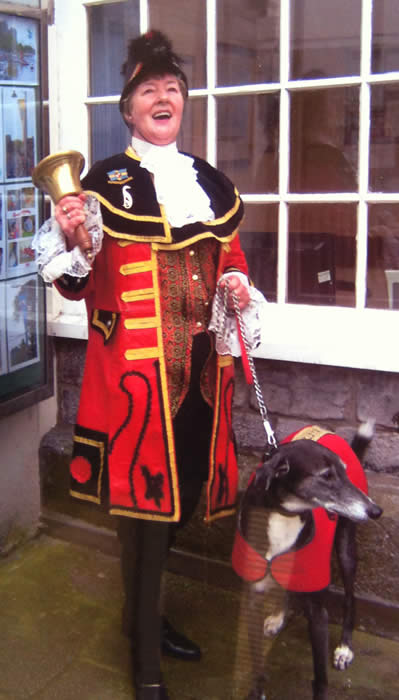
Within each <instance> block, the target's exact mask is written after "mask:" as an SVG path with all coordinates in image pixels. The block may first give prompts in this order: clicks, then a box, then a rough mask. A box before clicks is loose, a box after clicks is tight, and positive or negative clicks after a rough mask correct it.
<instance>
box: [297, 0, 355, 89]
mask: <svg viewBox="0 0 399 700" xmlns="http://www.w3.org/2000/svg"><path fill="white" fill-rule="evenodd" d="M361 9H362V2H361V0H350V2H348V0H334V2H331V0H295V2H291V78H293V79H294V80H295V79H301V78H302V79H306V78H318V77H327V78H333V77H336V76H343V75H359V73H360V27H361Z"/></svg>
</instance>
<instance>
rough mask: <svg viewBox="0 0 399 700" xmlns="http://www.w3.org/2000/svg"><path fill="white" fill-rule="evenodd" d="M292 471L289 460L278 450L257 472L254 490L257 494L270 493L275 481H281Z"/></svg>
mask: <svg viewBox="0 0 399 700" xmlns="http://www.w3.org/2000/svg"><path fill="white" fill-rule="evenodd" d="M289 470H290V465H289V462H288V461H287V458H286V457H285V456H284V455H283V454H281V453H280V452H279V451H278V450H277V452H275V453H274V454H273V455H272V456H271V457H269V458H268V459H266V460H265V461H264V462H263V464H261V466H260V467H258V469H257V470H256V472H255V478H254V481H253V488H254V490H255V492H258V493H259V492H264V491H268V490H269V488H270V484H271V483H272V481H273V479H279V478H281V477H282V476H285V475H286V474H288V472H289Z"/></svg>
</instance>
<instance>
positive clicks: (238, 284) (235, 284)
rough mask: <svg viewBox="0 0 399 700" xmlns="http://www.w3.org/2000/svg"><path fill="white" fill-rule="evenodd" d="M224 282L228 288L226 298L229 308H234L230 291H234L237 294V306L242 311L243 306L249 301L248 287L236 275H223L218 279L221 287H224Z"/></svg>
mask: <svg viewBox="0 0 399 700" xmlns="http://www.w3.org/2000/svg"><path fill="white" fill-rule="evenodd" d="M226 284H227V285H228V288H229V295H228V299H227V303H228V306H229V309H234V303H233V297H232V292H235V294H236V296H237V299H238V306H239V308H240V310H241V311H242V309H245V307H246V306H247V304H248V303H249V301H250V296H249V290H248V287H247V286H246V285H245V284H244V283H243V282H242V281H241V279H240V278H239V277H238V275H230V276H229V277H223V278H222V279H221V280H220V286H221V287H222V289H224V288H225V287H226Z"/></svg>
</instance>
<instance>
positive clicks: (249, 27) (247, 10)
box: [217, 0, 280, 85]
mask: <svg viewBox="0 0 399 700" xmlns="http://www.w3.org/2000/svg"><path fill="white" fill-rule="evenodd" d="M279 27H280V3H279V2H270V3H267V2H262V1H261V0H253V1H252V2H242V1H241V0H219V2H218V3H217V84H218V85H245V84H247V83H266V82H276V81H278V79H279V61H280V58H279V56H280V53H279V41H278V35H279Z"/></svg>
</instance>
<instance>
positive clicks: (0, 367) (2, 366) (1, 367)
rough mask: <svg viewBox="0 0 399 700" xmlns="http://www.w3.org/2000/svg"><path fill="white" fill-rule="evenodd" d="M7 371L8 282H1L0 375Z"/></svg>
mask: <svg viewBox="0 0 399 700" xmlns="http://www.w3.org/2000/svg"><path fill="white" fill-rule="evenodd" d="M6 372H7V345H6V283H5V282H0V375H1V374H5V373H6Z"/></svg>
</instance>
